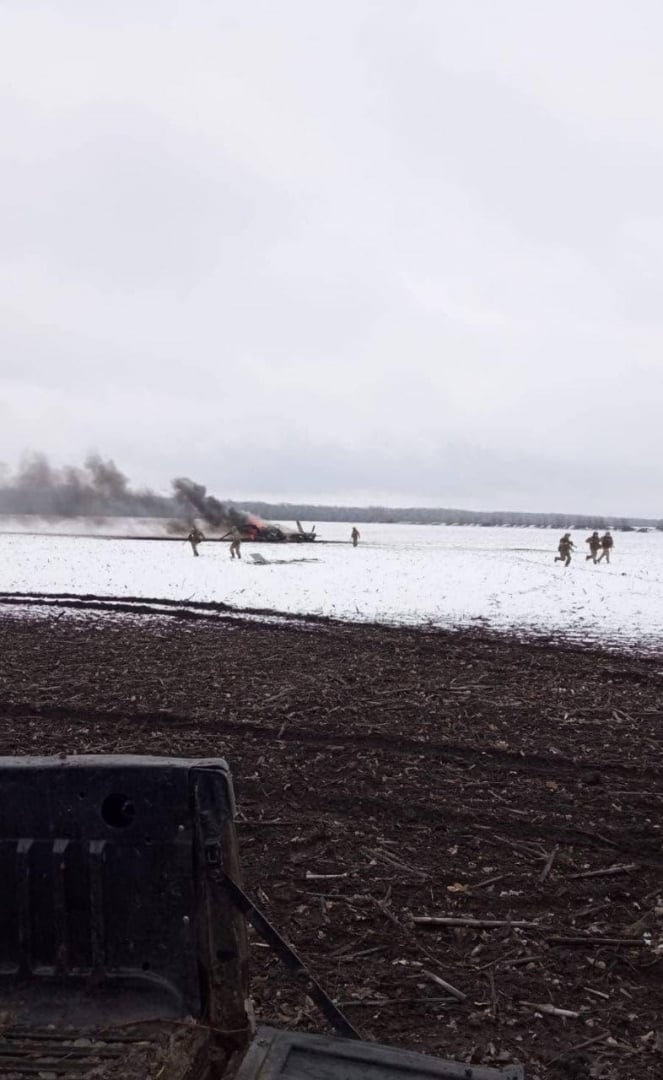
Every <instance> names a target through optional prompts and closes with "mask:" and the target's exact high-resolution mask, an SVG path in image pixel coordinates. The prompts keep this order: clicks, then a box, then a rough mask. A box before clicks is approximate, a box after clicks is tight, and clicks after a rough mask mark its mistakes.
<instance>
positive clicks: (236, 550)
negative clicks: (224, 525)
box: [187, 525, 242, 559]
mask: <svg viewBox="0 0 663 1080" xmlns="http://www.w3.org/2000/svg"><path fill="white" fill-rule="evenodd" d="M206 539H207V537H206V536H205V534H204V533H203V532H201V531H200V529H199V528H198V526H197V525H194V527H193V528H192V530H191V532H190V533H189V535H188V536H187V543H189V544H191V550H192V551H193V553H194V555H195V556H196V558H197V557H198V547H199V545H200V544H202V542H203V540H206ZM221 539H222V540H230V557H231V559H241V557H242V550H241V545H242V534H241V532H240V531H239V529H238V528H237V526H236V525H234V526H233V527H232V529H231V530H230V532H228V533H226V534H225V536H222V537H221Z"/></svg>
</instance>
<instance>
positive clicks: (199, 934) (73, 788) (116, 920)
mask: <svg viewBox="0 0 663 1080" xmlns="http://www.w3.org/2000/svg"><path fill="white" fill-rule="evenodd" d="M201 778H202V779H201ZM199 787H202V788H203V789H204V790H205V792H206V796H205V797H206V798H207V799H208V800H209V801H210V803H211V808H210V809H209V813H208V814H207V817H208V818H209V820H212V821H213V823H214V824H213V826H212V827H213V829H216V828H217V827H218V823H219V822H224V821H225V822H226V823H227V822H228V821H231V820H232V815H233V802H232V787H231V781H230V774H229V771H228V768H227V766H226V765H225V763H224V762H222V761H219V760H210V761H208V760H203V761H188V760H179V759H169V758H144V757H112V756H109V757H103V756H100V757H91V756H90V757H88V756H80V757H71V758H0V905H1V913H2V917H1V918H0V1002H1V1005H2V1008H3V1009H10V1010H11V1012H12V1015H14V1016H15V1017H17V1019H19V1020H20V1022H23V1023H30V1024H33V1023H46V1024H47V1023H71V1024H95V1023H105V1024H108V1023H118V1022H129V1021H132V1020H134V1019H137V1018H138V1019H140V1018H148V1017H150V1018H151V1017H154V1016H161V1017H171V1018H174V1017H182V1016H187V1015H191V1016H201V1015H202V1014H203V1013H204V1012H205V1007H206V1005H207V1003H208V1002H207V998H208V997H209V978H206V976H209V973H210V968H211V967H212V966H213V965H214V964H215V963H217V962H219V959H221V960H223V959H225V958H226V952H224V950H223V949H221V950H220V952H221V953H223V956H221V957H219V956H218V955H217V954H216V953H213V954H212V958H211V960H210V959H209V958H207V957H202V956H201V941H202V940H203V939H204V937H205V933H207V924H208V922H209V918H210V914H211V912H210V909H209V906H207V907H205V904H204V903H203V899H204V897H203V894H204V883H203V882H201V873H200V867H199V865H198V855H197V851H196V828H197V817H196V815H197V810H196V806H197V802H196V799H197V796H196V791H197V790H198V788H199ZM198 801H199V800H198ZM206 813H207V811H206ZM216 915H217V917H218V921H219V922H222V921H223V912H221V913H220V914H219V912H218V911H217V912H216ZM203 924H204V925H203ZM231 953H232V950H231V949H230V950H228V951H227V955H228V956H230V955H231ZM231 959H232V957H231ZM205 964H207V972H205V971H203V968H204V966H205Z"/></svg>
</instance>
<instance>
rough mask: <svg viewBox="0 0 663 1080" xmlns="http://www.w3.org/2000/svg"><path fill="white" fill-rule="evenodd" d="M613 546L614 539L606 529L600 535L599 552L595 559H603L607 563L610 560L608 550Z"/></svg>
mask: <svg viewBox="0 0 663 1080" xmlns="http://www.w3.org/2000/svg"><path fill="white" fill-rule="evenodd" d="M614 546H615V541H614V540H613V539H612V535H611V533H610V530H609V529H608V530H606V532H605V533H604V534H603V536H602V537H601V554H600V555H599V557H598V560H597V561H598V562H601V559H605V561H606V562H607V563H609V562H610V552H611V551H612V549H613V547H614Z"/></svg>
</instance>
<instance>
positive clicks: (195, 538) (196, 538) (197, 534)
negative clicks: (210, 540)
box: [187, 525, 205, 558]
mask: <svg viewBox="0 0 663 1080" xmlns="http://www.w3.org/2000/svg"><path fill="white" fill-rule="evenodd" d="M204 539H205V536H204V535H203V533H201V531H200V529H199V528H197V526H196V525H194V526H193V528H192V530H191V532H190V533H189V535H188V536H187V540H188V541H189V543H190V544H191V550H192V551H193V553H194V555H195V556H196V558H197V557H198V544H201V543H202V541H203V540H204Z"/></svg>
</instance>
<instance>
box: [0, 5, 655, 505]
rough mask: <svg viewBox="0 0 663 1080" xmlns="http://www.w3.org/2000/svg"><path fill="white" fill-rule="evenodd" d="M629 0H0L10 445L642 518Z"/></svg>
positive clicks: (268, 488) (649, 155) (270, 489)
mask: <svg viewBox="0 0 663 1080" xmlns="http://www.w3.org/2000/svg"><path fill="white" fill-rule="evenodd" d="M588 6H589V7H592V5H588ZM534 7H536V8H537V9H539V8H540V10H539V12H538V14H536V13H533V8H534ZM645 9H646V14H647V18H648V20H649V24H648V25H649V30H648V33H647V34H643V33H642V28H641V27H640V26H639V24H638V18H637V14H636V13H633V12H629V11H627V10H626V9H624V8H622V7H621V6H620V5H607V7H606V6H605V5H604V6H602V8H601V11H604V13H605V16H604V18H602V19H601V20H600V32H597V34H596V35H595V44H594V46H593V48H592V49H588V48H586V49H585V50H584V51H583V47H582V43H583V42H585V41H587V42H588V41H589V40H590V37H591V30H592V20H593V16H592V15H591V14H589V13H588V11H587V10H586V9H585V7H584V6H580V8H579V7H578V6H577V5H571V4H570V3H567V2H562V3H560V4H559V5H555V10H554V12H551V11H545V10H544V8H543V7H541V6H540V5H531V4H527V3H521V2H519V0H508V2H507V3H506V4H505V5H504V6H503V7H502V10H500V11H498V10H497V8H496V7H495V6H494V5H493V4H491V3H479V2H477V4H476V5H475V4H472V5H450V4H449V5H446V4H440V3H439V2H437V0H435V2H433V0H431V2H428V0H412V3H411V4H403V3H402V2H395V0H384V2H380V3H378V2H371V0H357V2H353V3H350V2H349V0H347V2H346V0H342V2H340V3H338V4H335V5H333V6H328V5H320V4H312V3H310V2H308V0H306V2H304V0H301V2H300V0H297V2H295V0H284V2H283V3H281V4H279V5H274V4H272V3H269V2H267V0H260V2H258V0H247V2H244V3H239V0H237V2H235V0H232V2H230V0H221V2H220V3H216V4H209V3H207V2H203V0H191V3H189V4H187V5H186V6H183V5H180V4H177V3H174V2H173V3H171V2H170V0H164V2H163V3H160V4H157V3H156V0H150V2H147V3H145V4H142V5H140V11H139V12H137V9H136V5H133V4H129V3H128V2H126V3H125V2H120V3H118V4H115V5H112V6H110V7H109V6H104V7H103V9H102V8H101V7H99V6H98V5H97V6H95V5H89V4H84V3H82V2H78V3H77V2H74V0H70V2H68V3H65V4H62V5H56V6H52V7H51V8H50V10H47V9H46V7H45V6H43V5H36V4H31V3H27V2H21V3H18V2H16V0H14V2H10V3H7V4H4V5H2V10H1V11H0V62H1V63H2V71H3V76H2V82H1V83H0V124H1V125H2V127H3V132H5V137H4V139H3V144H2V147H0V196H1V198H0V227H1V229H2V234H3V245H2V250H1V251H0V297H2V299H1V301H0V416H1V417H2V420H3V423H2V425H1V427H0V458H3V459H6V460H9V461H15V460H16V459H17V458H18V456H19V455H20V453H21V451H22V450H23V449H25V448H28V447H29V448H36V449H44V450H46V451H48V452H50V453H52V454H53V456H54V457H55V458H56V459H58V460H59V461H61V462H65V461H67V460H82V459H83V458H84V456H85V454H86V453H87V451H88V450H89V449H90V448H98V449H99V450H100V452H101V453H102V454H104V455H110V456H112V457H113V458H115V459H117V460H118V462H119V463H120V464H121V465H122V467H123V468H125V469H126V470H127V472H128V473H129V475H130V476H131V477H132V479H135V480H136V482H139V483H140V482H146V483H149V484H151V485H154V486H155V487H159V486H161V487H163V486H164V485H166V484H167V482H168V480H169V478H170V477H171V476H173V475H179V474H190V475H193V476H195V477H200V478H201V479H202V480H204V481H205V482H206V483H208V486H209V487H210V489H211V490H217V491H219V493H220V494H221V495H224V496H225V495H232V496H234V497H236V498H245V497H251V495H252V494H255V495H258V494H265V495H272V494H274V495H279V496H282V497H287V496H289V495H292V496H294V495H296V494H297V493H298V492H300V493H306V494H307V495H309V496H314V495H315V494H316V493H317V496H318V498H319V499H320V500H321V501H324V500H325V499H328V498H331V497H333V496H335V495H338V496H339V497H345V496H346V495H350V494H352V492H361V493H362V494H364V495H365V496H366V497H367V498H371V497H372V495H373V494H374V495H376V497H377V495H378V494H379V496H380V497H381V498H384V499H385V500H387V501H389V500H391V501H393V500H394V499H398V500H399V501H403V500H405V501H412V500H413V499H414V497H415V496H417V495H418V496H419V497H421V498H426V499H427V501H430V500H439V502H440V503H449V502H455V503H457V504H459V505H462V504H463V503H465V504H467V505H470V504H471V505H475V506H476V505H479V504H484V505H486V506H492V507H496V506H499V507H500V508H502V507H504V506H505V505H507V504H509V503H512V504H513V505H517V506H518V507H519V508H522V509H529V508H542V509H545V508H547V507H548V506H556V507H561V508H562V509H564V508H568V509H569V510H572V509H575V508H577V509H578V510H582V509H585V508H586V509H588V510H590V509H591V510H595V511H596V512H601V511H603V510H606V512H615V513H617V512H618V511H619V510H620V509H621V508H622V507H623V508H624V512H631V513H636V512H638V511H640V512H642V513H653V514H656V512H657V511H656V509H655V504H656V503H657V500H658V488H659V487H660V485H659V484H658V482H657V480H656V462H657V461H658V460H660V457H661V453H663V432H662V429H661V425H660V423H658V420H657V418H658V414H659V412H660V407H661V405H663V400H662V399H663V391H662V385H663V384H662V383H661V371H662V367H663V364H662V361H661V355H662V353H661V345H662V341H661V336H662V335H661V312H660V303H659V299H660V275H661V256H662V255H663V233H662V232H661V228H662V226H661V222H662V221H663V207H662V205H661V196H660V191H661V190H662V188H663V166H662V165H661V150H662V149H663V145H662V144H663V125H661V124H660V122H658V120H657V117H656V114H655V111H653V110H652V108H651V102H650V96H651V92H652V88H653V87H655V86H656V79H655V76H654V75H653V74H651V73H650V74H648V72H649V71H650V68H651V59H652V55H653V53H652V49H654V46H653V45H652V42H653V41H655V40H656V37H657V31H659V30H661V29H663V15H661V13H660V11H659V9H658V8H657V7H656V6H655V5H652V4H645ZM596 11H597V12H598V11H599V9H598V8H597V9H596ZM594 21H595V20H594ZM622 38H623V40H624V41H625V42H627V44H628V48H626V49H624V50H621V49H620V41H621V40H622ZM655 51H656V50H655V49H654V52H655ZM648 65H649V67H648ZM615 72H617V73H618V75H619V80H621V82H620V83H619V86H620V87H621V89H615V87H614V86H613V84H612V82H611V77H612V76H614V74H615ZM629 74H630V75H631V78H628V76H629ZM409 493H410V494H411V498H409V497H408V495H409Z"/></svg>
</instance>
